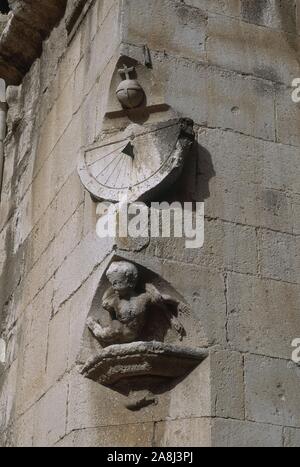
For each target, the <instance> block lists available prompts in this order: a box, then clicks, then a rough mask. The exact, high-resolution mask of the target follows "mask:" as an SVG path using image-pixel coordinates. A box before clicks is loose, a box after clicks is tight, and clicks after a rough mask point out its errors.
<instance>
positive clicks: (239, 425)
mask: <svg viewBox="0 0 300 467" xmlns="http://www.w3.org/2000/svg"><path fill="white" fill-rule="evenodd" d="M211 445H212V446H214V447H227V448H230V447H231V448H234V447H244V448H247V447H248V448H254V447H256V448H258V447H262V448H270V447H277V448H278V447H282V446H283V444H282V428H281V427H280V426H274V425H267V424H266V425H264V424H262V423H250V422H247V421H243V422H242V421H237V420H226V419H215V420H214V421H213V422H212V444H211Z"/></svg>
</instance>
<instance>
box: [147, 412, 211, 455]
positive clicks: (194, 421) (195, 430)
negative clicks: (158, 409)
mask: <svg viewBox="0 0 300 467" xmlns="http://www.w3.org/2000/svg"><path fill="white" fill-rule="evenodd" d="M154 446H155V447H173V448H176V447H178V446H185V447H201V448H207V447H210V446H211V421H210V420H209V419H206V418H191V419H181V420H173V421H167V422H160V423H157V424H156V425H155V438H154Z"/></svg>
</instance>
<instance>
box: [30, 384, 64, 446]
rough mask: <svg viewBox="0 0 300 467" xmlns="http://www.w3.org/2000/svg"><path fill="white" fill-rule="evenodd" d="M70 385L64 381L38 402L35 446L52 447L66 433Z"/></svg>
mask: <svg viewBox="0 0 300 467" xmlns="http://www.w3.org/2000/svg"><path fill="white" fill-rule="evenodd" d="M67 394H68V386H67V384H66V383H65V382H64V381H62V382H60V383H57V384H56V385H55V386H54V387H53V388H51V389H50V390H49V391H48V392H47V393H46V394H45V395H44V396H43V397H42V398H41V399H40V400H39V401H38V403H37V404H36V407H35V409H36V410H35V426H34V435H33V447H52V446H53V445H54V444H55V443H56V442H57V441H59V440H60V439H61V438H63V436H64V435H65V429H66V415H67Z"/></svg>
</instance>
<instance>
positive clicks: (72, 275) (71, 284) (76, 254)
mask: <svg viewBox="0 0 300 467" xmlns="http://www.w3.org/2000/svg"><path fill="white" fill-rule="evenodd" d="M113 243H114V242H113V239H109V238H108V239H102V240H101V239H99V238H98V237H96V234H95V233H92V234H89V235H87V236H86V237H85V238H84V239H83V240H82V242H81V243H80V244H79V245H78V246H77V248H75V250H74V251H73V252H72V253H71V254H70V255H69V257H68V258H66V260H65V261H64V262H63V264H62V265H61V267H60V268H59V269H58V271H57V273H56V274H55V280H54V301H53V304H54V311H55V312H56V311H57V310H58V308H59V306H60V305H61V304H62V303H63V302H64V301H66V300H67V299H68V298H69V297H70V295H72V294H73V293H74V292H75V291H76V290H77V289H79V287H80V286H81V285H82V283H83V282H84V281H85V280H86V279H87V278H88V276H89V275H90V274H91V272H92V271H93V269H95V268H96V267H97V266H98V265H99V264H100V263H101V262H102V261H103V260H104V259H105V257H107V256H108V255H109V253H110V252H111V251H112V248H113Z"/></svg>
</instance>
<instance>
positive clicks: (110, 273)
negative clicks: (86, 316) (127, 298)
mask: <svg viewBox="0 0 300 467" xmlns="http://www.w3.org/2000/svg"><path fill="white" fill-rule="evenodd" d="M106 277H107V279H108V280H109V282H110V283H111V285H112V287H113V289H114V290H116V291H117V292H126V291H129V290H134V289H135V287H136V285H137V280H138V270H137V267H136V266H135V265H134V264H132V263H129V262H127V261H115V262H113V263H112V264H111V265H110V267H109V268H108V270H107V273H106Z"/></svg>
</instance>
